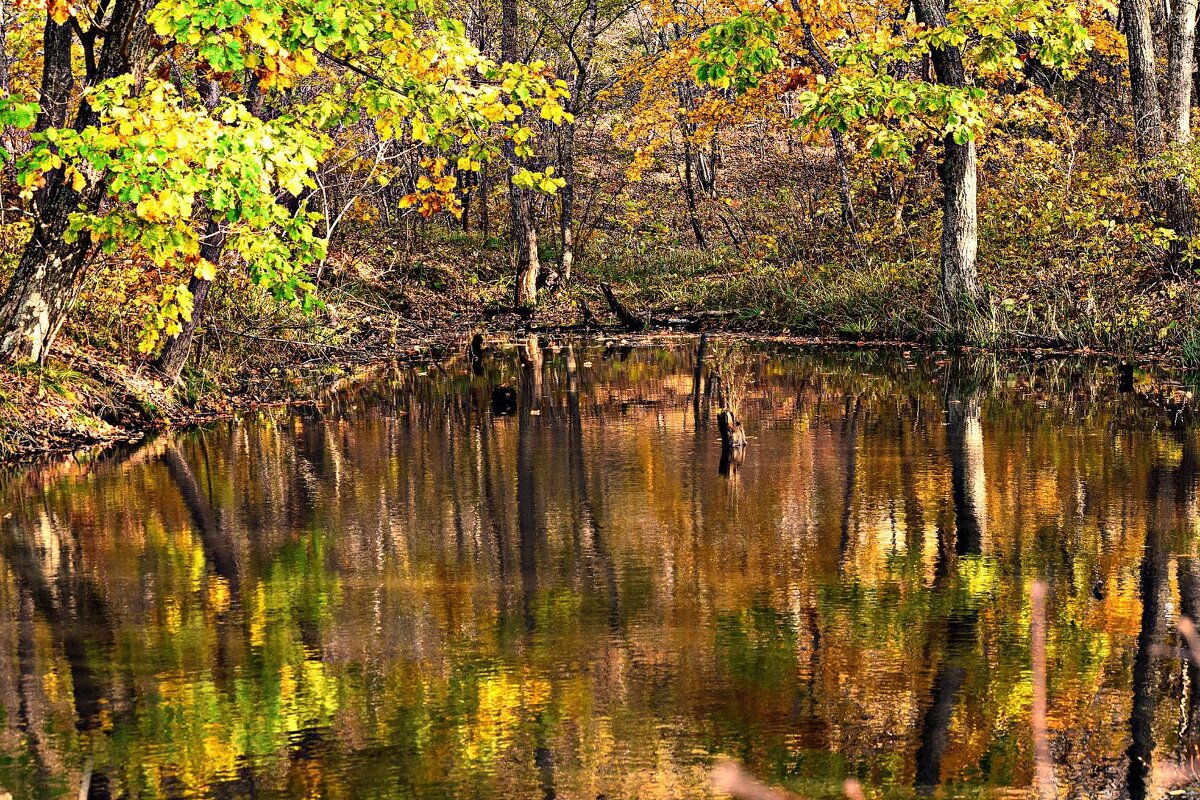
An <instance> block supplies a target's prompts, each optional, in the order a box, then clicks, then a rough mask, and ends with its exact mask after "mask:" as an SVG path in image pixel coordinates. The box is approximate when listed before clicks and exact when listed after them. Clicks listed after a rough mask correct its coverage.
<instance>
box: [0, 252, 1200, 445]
mask: <svg viewBox="0 0 1200 800" xmlns="http://www.w3.org/2000/svg"><path fill="white" fill-rule="evenodd" d="M602 241H603V243H604V246H595V248H594V254H593V256H592V257H591V258H588V259H586V260H585V261H583V262H582V263H581V265H580V269H579V271H578V272H577V274H576V275H575V276H574V278H573V279H572V281H571V283H570V284H568V285H566V286H560V287H558V288H557V289H555V290H553V291H547V292H545V293H544V295H543V300H542V304H541V306H540V308H539V309H538V312H537V314H536V315H535V316H534V317H533V318H532V319H531V320H525V319H522V318H521V317H518V316H517V315H516V314H513V313H512V312H511V310H510V309H509V308H508V306H509V305H510V302H511V301H510V297H511V292H512V279H511V275H510V271H509V267H508V263H507V260H508V254H507V250H506V248H505V246H504V244H503V243H502V242H500V241H498V240H495V239H491V240H489V241H487V242H484V241H482V240H481V239H480V238H479V237H478V236H476V235H464V234H461V233H457V232H452V233H447V232H445V231H442V232H441V233H439V234H437V235H428V236H426V237H425V238H423V239H422V240H421V241H419V242H413V243H410V244H409V245H408V250H407V252H404V253H396V252H395V251H394V246H393V245H389V244H388V243H387V242H382V241H380V242H375V243H373V244H372V245H371V246H363V247H361V248H357V249H353V250H344V251H340V252H339V254H338V257H337V259H336V260H331V263H330V265H329V268H328V270H327V272H326V275H325V279H324V283H323V284H322V286H321V297H322V300H323V302H322V304H321V306H320V307H319V308H317V309H316V310H315V311H312V312H310V313H307V314H305V313H303V312H301V311H300V310H298V309H294V308H291V307H287V306H282V307H281V306H280V305H279V304H278V303H275V302H273V301H271V300H270V298H269V297H264V296H263V294H262V293H261V292H257V291H256V290H255V289H254V287H252V286H247V285H244V284H236V283H234V284H231V285H225V286H222V285H218V288H217V290H216V291H214V294H213V297H212V299H211V300H210V304H209V306H208V308H207V309H206V318H205V320H204V321H203V323H202V325H201V329H200V333H199V336H198V344H197V346H196V348H195V350H194V352H193V356H192V359H191V361H190V362H189V366H188V367H187V369H185V371H184V373H183V376H182V379H181V381H180V382H179V384H178V385H176V386H173V387H167V386H165V385H163V383H162V382H161V381H160V380H159V379H158V378H157V376H156V374H155V373H154V372H153V370H152V369H151V368H150V367H149V365H148V363H147V359H146V358H145V357H144V356H142V355H140V354H139V352H138V346H137V345H138V337H139V335H140V332H141V322H140V317H139V315H138V314H137V313H136V311H132V310H131V309H129V308H127V307H125V306H122V305H120V304H117V303H115V302H114V300H113V296H112V295H113V291H112V289H111V287H109V286H108V284H107V283H106V282H111V281H114V280H115V279H114V278H113V277H112V276H109V275H106V274H104V273H102V274H101V276H100V279H99V280H98V281H97V282H96V283H95V284H93V286H91V287H89V288H88V290H87V291H85V292H83V293H82V295H81V303H80V308H79V311H78V313H77V314H75V315H74V319H75V320H76V321H73V322H72V324H71V325H69V326H68V327H67V328H66V329H65V331H64V334H63V335H62V336H61V337H60V339H59V342H58V343H57V344H56V346H55V349H54V351H53V352H52V354H51V356H50V357H49V358H48V359H47V361H46V363H45V364H44V365H32V364H21V365H17V366H15V367H12V368H6V369H4V370H2V371H0V376H2V385H0V411H2V412H3V413H2V414H0V461H3V462H13V461H16V460H22V459H28V458H31V457H35V456H39V455H44V454H51V453H64V452H70V451H73V450H76V449H78V448H81V447H93V446H103V445H106V444H112V443H115V442H120V441H129V440H131V439H137V438H140V437H142V436H145V435H146V434H147V433H150V432H153V431H157V430H162V429H166V428H171V427H180V426H186V425H191V424H196V423H199V422H204V421H206V420H212V419H216V418H220V417H224V416H229V415H231V414H236V413H240V412H244V411H248V410H253V409H255V408H259V407H262V406H265V405H271V406H278V405H309V406H311V405H317V404H319V403H320V402H321V398H322V397H323V396H325V395H327V394H328V393H329V391H330V390H331V387H336V386H337V385H338V384H339V382H342V381H345V380H347V379H353V376H355V375H356V374H357V373H359V372H360V371H362V370H364V369H366V368H368V367H369V366H370V365H374V364H379V363H389V362H391V363H400V364H418V365H421V364H424V365H432V364H436V363H440V362H441V361H443V360H444V359H445V358H447V357H448V356H452V355H454V354H456V353H461V354H465V353H466V349H467V346H468V343H469V341H470V339H471V337H472V336H473V335H474V334H475V333H476V332H484V333H485V334H487V335H488V336H490V337H494V338H506V337H513V336H517V335H523V334H524V333H527V332H530V331H532V332H537V333H540V334H543V335H554V336H557V335H567V334H594V335H600V336H609V337H615V338H622V337H633V336H634V334H633V332H632V331H630V325H628V324H626V323H623V322H622V320H621V319H620V318H619V315H618V314H616V313H615V310H614V309H613V308H612V307H610V304H609V303H608V301H607V298H606V297H605V295H604V293H603V292H602V291H601V289H600V287H601V285H604V284H607V285H611V287H612V290H613V292H614V296H615V297H616V299H617V300H618V302H619V303H621V304H623V305H624V306H625V310H626V311H627V312H629V313H630V314H632V315H633V316H636V317H637V318H638V320H640V321H642V322H644V324H645V327H646V331H648V332H649V334H647V333H640V334H637V336H638V337H639V338H646V337H647V336H650V337H652V336H653V335H654V333H655V332H677V333H682V332H691V333H697V332H700V331H708V332H713V333H718V332H719V333H728V334H733V335H739V336H755V337H769V338H771V339H773V340H774V341H778V342H781V343H788V344H797V345H847V344H849V345H857V344H861V345H864V346H866V345H873V346H878V345H896V346H906V347H918V348H923V349H933V350H937V349H938V348H942V347H945V345H946V338H947V337H946V336H945V331H944V330H943V328H942V326H941V324H940V323H939V320H940V319H942V318H943V315H942V312H941V309H940V308H939V306H938V304H939V302H940V301H939V298H938V294H937V289H936V287H937V281H936V275H935V274H934V273H933V270H934V266H933V265H932V264H931V263H930V264H926V263H924V260H919V262H918V263H914V264H908V265H902V266H896V265H891V266H888V265H886V264H884V263H883V262H881V261H879V260H877V259H873V258H870V257H864V258H862V259H861V260H859V261H858V262H856V263H855V264H852V263H851V254H847V255H845V256H844V257H842V260H841V261H839V262H832V261H831V262H827V263H825V264H824V265H823V266H820V267H809V268H801V267H799V266H796V267H793V268H787V269H785V268H782V267H780V266H778V265H773V264H772V263H770V262H769V261H767V260H763V259H759V258H755V257H753V254H746V253H744V252H741V251H740V250H738V249H736V248H729V247H722V246H716V247H714V248H712V249H710V250H705V251H699V250H695V249H690V248H688V247H687V246H684V245H680V244H679V242H678V240H675V241H674V242H673V243H666V242H664V243H662V247H661V248H660V249H659V250H656V251H654V252H648V251H639V250H638V249H637V248H636V247H634V248H633V249H631V244H632V243H637V242H639V241H640V240H638V239H633V238H630V239H623V238H622V237H621V236H618V235H616V234H611V233H610V234H608V235H606V236H604V237H602ZM832 252H833V251H826V253H825V254H826V255H827V256H830V257H832V256H831V255H830V254H831V253H832ZM857 252H859V253H860V254H862V255H864V256H865V255H869V254H865V253H864V251H857ZM386 253H392V256H390V257H389V260H387V262H386V263H383V262H384V259H383V258H382V256H381V255H380V254H386ZM544 257H545V261H546V263H547V264H553V263H554V254H553V253H551V252H547V253H545V254H544ZM1083 269H1084V268H1083V266H1079V270H1083ZM1089 269H1090V267H1089ZM1009 273H1010V274H1013V273H1012V272H1011V271H1009ZM998 280H999V278H998V277H996V276H989V281H991V282H990V283H989V286H990V297H991V300H990V308H989V311H988V315H989V317H990V324H989V325H988V326H987V327H986V330H985V331H983V333H982V334H981V335H978V336H976V337H974V338H973V339H972V340H971V341H969V342H968V343H967V344H968V346H969V347H971V348H977V349H983V350H988V351H994V352H1008V353H1015V354H1018V355H1019V354H1027V355H1028V356H1029V357H1035V358H1037V357H1043V356H1051V355H1054V356H1088V357H1102V358H1108V359H1111V360H1112V361H1113V362H1114V364H1117V363H1128V364H1131V365H1134V366H1136V365H1140V364H1155V365H1159V366H1160V367H1171V368H1176V367H1179V368H1185V367H1189V366H1195V365H1196V364H1198V363H1200V330H1198V329H1197V328H1196V327H1195V322H1194V321H1195V320H1196V319H1198V318H1200V315H1198V314H1197V313H1196V311H1195V309H1194V307H1195V306H1196V302H1197V301H1196V297H1197V294H1198V293H1197V289H1196V287H1195V286H1194V285H1192V283H1191V282H1189V281H1183V280H1179V281H1175V282H1171V283H1164V282H1162V281H1158V282H1154V281H1151V280H1147V276H1146V275H1138V274H1132V275H1127V274H1120V275H1118V274H1117V271H1116V270H1115V268H1114V270H1113V274H1108V273H1107V272H1106V273H1105V274H1104V275H1096V274H1091V275H1090V276H1089V275H1085V274H1084V273H1083V272H1082V271H1077V272H1075V273H1072V274H1071V275H1070V276H1059V277H1058V278H1056V279H1054V280H1050V279H1048V278H1047V277H1046V276H1045V275H1041V274H1040V273H1039V274H1033V275H1032V276H1031V277H1029V278H1028V280H1029V281H1030V282H1029V283H1028V284H1022V283H1020V282H1012V281H1010V282H1009V283H1007V284H1004V283H998V282H997V281H998ZM1054 287H1058V288H1054ZM1064 287H1065V288H1064ZM1072 287H1073V288H1072ZM130 294H132V293H130ZM126 305H128V304H126ZM626 322H628V321H626ZM1143 384H1144V385H1143V386H1142V389H1141V391H1142V392H1143V393H1144V394H1146V395H1147V397H1148V399H1150V400H1152V401H1154V402H1156V403H1160V404H1163V405H1166V406H1168V407H1170V408H1172V409H1179V408H1182V407H1186V406H1189V405H1190V402H1191V399H1190V396H1188V393H1187V389H1186V387H1184V386H1183V382H1181V381H1178V380H1175V379H1174V378H1172V379H1170V380H1165V381H1164V380H1158V379H1157V378H1149V377H1148V378H1146V379H1145V380H1144V381H1143Z"/></svg>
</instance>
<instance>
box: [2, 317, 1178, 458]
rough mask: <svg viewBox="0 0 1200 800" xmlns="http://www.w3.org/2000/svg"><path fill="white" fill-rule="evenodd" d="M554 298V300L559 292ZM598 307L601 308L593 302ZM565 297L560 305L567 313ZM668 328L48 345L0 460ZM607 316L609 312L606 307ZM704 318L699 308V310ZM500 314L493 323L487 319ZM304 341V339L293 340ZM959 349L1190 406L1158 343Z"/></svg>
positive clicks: (671, 332) (20, 387) (710, 329)
mask: <svg viewBox="0 0 1200 800" xmlns="http://www.w3.org/2000/svg"><path fill="white" fill-rule="evenodd" d="M559 305H562V304H561V302H560V303H559ZM598 310H599V309H598ZM567 313H568V311H567V309H566V307H565V306H564V307H562V308H560V309H559V316H560V318H561V319H563V320H565V319H566V315H567ZM675 314H676V316H674V317H670V318H669V319H671V320H672V321H673V322H674V323H675V324H674V325H673V326H669V325H660V326H657V327H649V328H648V329H647V330H645V331H643V332H641V333H636V334H634V333H630V332H628V331H626V330H623V328H622V326H621V325H620V324H619V323H618V322H617V321H616V320H612V319H607V320H605V321H606V322H608V324H602V323H597V324H594V325H592V326H580V325H575V324H572V323H570V322H566V321H563V322H560V323H559V324H554V325H546V324H541V325H533V326H529V327H525V326H519V325H513V324H510V323H512V322H513V320H492V323H493V324H492V326H491V327H487V320H485V319H484V318H483V317H482V315H481V316H480V318H478V319H475V320H473V321H467V320H461V321H459V323H458V324H457V325H451V324H449V323H447V324H446V325H445V326H443V327H441V328H440V329H439V330H438V331H437V332H436V333H432V332H430V333H427V334H423V335H422V336H421V337H419V338H418V337H412V338H407V339H403V340H391V341H387V342H376V343H374V344H373V345H371V346H363V347H360V348H357V349H356V350H354V351H353V352H352V353H351V352H350V350H349V349H345V350H341V351H337V352H327V353H325V354H324V355H322V356H321V357H319V358H309V359H306V360H298V361H293V362H290V363H289V365H288V366H287V367H283V368H281V367H271V368H269V369H267V368H262V367H261V366H252V367H249V368H248V369H246V370H245V371H243V372H240V373H236V374H233V375H231V376H228V377H227V378H225V379H223V380H220V381H217V380H214V379H213V378H212V376H206V375H203V374H199V373H195V372H193V373H190V374H189V375H188V376H187V379H186V380H185V381H184V382H181V383H180V384H179V385H178V386H175V387H173V388H171V387H167V386H165V385H164V384H163V383H162V382H161V380H159V379H158V378H157V377H156V375H155V374H154V373H153V371H152V370H151V369H150V368H149V367H148V366H145V365H142V366H138V367H131V366H129V365H126V364H114V363H109V362H108V361H107V360H106V359H105V357H104V355H103V354H100V353H97V352H95V351H89V350H86V349H84V348H81V347H79V346H78V345H74V344H63V345H62V346H59V347H57V348H56V349H55V351H54V353H53V355H52V356H51V357H50V359H48V361H47V363H46V364H44V365H30V364H24V365H19V366H18V367H16V368H14V369H10V370H7V371H6V374H5V385H4V388H3V389H2V390H0V407H2V408H3V410H4V414H3V416H2V417H0V463H8V464H12V463H19V462H24V461H29V460H33V459H37V458H42V457H55V456H63V455H66V454H69V453H76V452H81V451H82V452H94V451H96V450H102V449H104V448H107V447H110V446H113V445H116V444H120V443H124V442H135V441H138V440H140V439H143V438H145V437H147V436H150V435H153V434H155V433H159V432H162V431H166V430H170V429H178V428H186V427H189V426H193V425H199V424H204V423H206V422H212V421H215V420H219V419H225V418H229V417H232V416H234V415H237V414H244V413H249V412H254V411H260V410H263V409H266V408H279V407H289V406H290V407H295V408H314V409H320V408H325V407H327V406H328V405H329V402H330V401H331V399H332V398H335V397H337V396H338V395H339V394H341V393H343V392H345V391H347V390H349V389H350V388H351V387H354V386H356V385H359V384H362V383H364V382H368V381H370V380H372V376H373V375H376V374H378V372H379V368H380V367H381V366H388V367H391V368H404V369H416V370H431V369H435V368H437V367H439V366H442V367H445V366H448V365H449V364H451V363H458V364H460V365H463V366H464V367H465V364H466V362H467V360H468V359H469V357H470V356H469V347H470V343H471V340H472V338H473V337H474V336H475V335H476V334H481V335H483V336H484V337H485V338H484V340H483V341H484V346H485V347H486V348H487V349H489V350H490V349H493V348H498V347H503V346H505V345H508V344H511V343H512V342H513V341H514V340H516V339H517V338H518V337H524V336H527V335H529V333H530V332H531V331H532V332H534V333H536V334H537V335H540V336H541V337H543V341H544V342H547V343H554V342H557V341H561V340H562V339H564V338H567V337H587V338H590V339H593V340H594V341H595V343H596V344H597V345H598V346H604V345H608V346H610V347H611V346H614V345H624V346H629V347H644V346H651V345H656V344H658V345H661V344H664V343H669V342H672V341H675V342H677V341H679V340H680V339H687V340H691V341H695V340H696V334H695V333H687V332H685V330H684V328H686V327H696V326H695V324H694V320H695V319H696V318H694V317H688V316H685V315H684V312H683V311H682V310H678V309H677V310H676V311H675ZM605 316H606V317H607V316H610V315H605ZM700 319H703V318H700ZM496 323H499V324H496ZM702 327H704V328H705V330H706V332H707V333H708V334H710V336H715V337H717V338H718V340H725V341H734V342H738V341H740V342H755V343H759V344H772V345H776V346H786V347H805V348H828V349H837V348H847V347H849V348H854V349H863V348H866V349H870V348H890V349H893V350H898V351H902V352H903V354H904V355H907V354H908V352H909V351H913V352H916V353H921V354H924V355H926V356H928V357H930V358H932V359H934V360H935V361H936V360H937V359H941V358H945V357H947V356H948V355H949V354H950V352H951V351H949V350H945V349H939V348H937V347H935V346H933V345H930V344H929V343H921V342H913V341H904V340H894V339H893V340H886V339H860V340H854V339H850V338H846V337H844V336H833V337H823V336H796V335H792V334H787V333H774V334H772V333H764V332H756V331H754V330H753V329H750V330H747V329H745V328H741V329H739V328H738V327H736V326H734V325H729V326H726V327H717V326H716V325H713V324H711V323H709V322H707V321H705V322H703V325H702ZM293 347H295V348H296V349H297V350H304V349H306V347H307V346H306V345H305V344H304V343H303V342H296V343H294V344H293ZM961 350H963V351H965V352H975V353H985V354H994V355H998V356H1000V357H1001V358H1002V359H1003V360H1004V361H1006V362H1009V363H1011V364H1016V363H1025V364H1031V363H1037V362H1042V361H1046V360H1054V359H1071V358H1085V359H1089V360H1095V361H1098V362H1101V363H1107V364H1109V366H1110V368H1111V371H1112V383H1113V385H1114V386H1116V387H1120V389H1121V390H1122V391H1125V392H1127V393H1130V394H1131V395H1133V396H1135V397H1136V398H1137V399H1138V400H1139V401H1143V402H1146V403H1151V404H1153V405H1156V406H1159V407H1161V408H1162V409H1164V410H1165V411H1168V412H1170V413H1173V414H1178V413H1181V412H1190V411H1191V409H1192V408H1193V394H1192V385H1193V384H1192V382H1191V381H1189V380H1188V379H1187V376H1188V374H1189V373H1188V372H1187V371H1183V370H1179V369H1177V368H1175V366H1174V363H1173V361H1172V359H1171V358H1170V357H1169V356H1167V355H1165V354H1162V353H1145V354H1142V356H1140V357H1137V358H1133V359H1130V358H1128V357H1125V356H1122V355H1121V354H1118V353H1114V352H1103V351H1097V350H1093V349H1087V348H1081V349H1073V350H1068V349H1061V348H1060V349H1054V348H1049V347H1046V348H1042V347H1020V346H1017V347H1010V348H999V349H997V348H978V347H966V348H961Z"/></svg>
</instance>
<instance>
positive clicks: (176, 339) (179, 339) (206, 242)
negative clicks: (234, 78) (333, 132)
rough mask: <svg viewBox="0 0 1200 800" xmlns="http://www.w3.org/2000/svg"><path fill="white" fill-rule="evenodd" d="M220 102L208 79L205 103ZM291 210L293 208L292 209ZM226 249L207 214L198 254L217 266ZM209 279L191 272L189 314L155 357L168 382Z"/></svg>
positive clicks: (179, 367)
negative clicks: (180, 328) (190, 313)
mask: <svg viewBox="0 0 1200 800" xmlns="http://www.w3.org/2000/svg"><path fill="white" fill-rule="evenodd" d="M220 102H221V85H220V84H219V83H217V82H216V81H215V80H212V79H209V80H208V81H207V82H206V83H205V86H204V105H205V107H207V108H208V110H209V111H210V112H213V111H216V108H217V105H218V104H219V103H220ZM293 213H294V212H293ZM224 249H225V229H224V228H222V227H221V223H220V222H219V221H218V220H217V219H216V218H210V219H209V221H208V225H206V226H205V231H204V237H203V239H201V241H200V257H201V258H203V259H204V260H205V261H207V262H208V263H210V264H212V265H213V266H214V267H217V266H219V265H220V263H221V251H222V250H224ZM211 287H212V281H209V280H205V279H204V278H198V277H196V276H195V275H194V274H193V275H192V276H191V278H189V279H188V291H189V292H191V293H192V316H191V318H190V319H187V320H185V321H184V322H183V328H182V330H180V331H179V333H177V334H176V335H174V336H172V337H170V338H169V339H167V342H166V344H164V345H163V349H162V352H161V353H159V354H158V358H157V359H155V362H154V368H155V369H156V370H158V372H159V373H160V374H161V375H162V376H163V377H164V378H166V379H167V381H168V382H169V383H175V382H176V381H178V380H179V375H180V374H181V373H182V372H183V365H184V364H186V363H187V359H188V355H189V354H190V353H191V351H192V339H193V338H194V337H195V335H196V328H198V327H199V325H200V319H201V318H202V317H203V315H204V304H205V301H206V300H207V299H208V291H209V289H210V288H211Z"/></svg>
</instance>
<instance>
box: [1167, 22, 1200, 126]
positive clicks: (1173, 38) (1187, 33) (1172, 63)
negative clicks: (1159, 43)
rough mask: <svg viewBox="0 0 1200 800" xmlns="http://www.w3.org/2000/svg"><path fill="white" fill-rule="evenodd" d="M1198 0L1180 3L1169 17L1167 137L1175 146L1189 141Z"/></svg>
mask: <svg viewBox="0 0 1200 800" xmlns="http://www.w3.org/2000/svg"><path fill="white" fill-rule="evenodd" d="M1196 6H1197V0H1180V2H1179V3H1178V4H1177V5H1176V6H1175V8H1174V9H1173V11H1174V13H1173V14H1172V15H1171V32H1170V38H1169V41H1168V48H1167V112H1166V117H1167V137H1168V138H1169V139H1170V140H1171V141H1172V142H1174V143H1176V144H1186V143H1187V142H1189V141H1191V138H1192V71H1193V70H1194V69H1195V66H1196Z"/></svg>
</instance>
